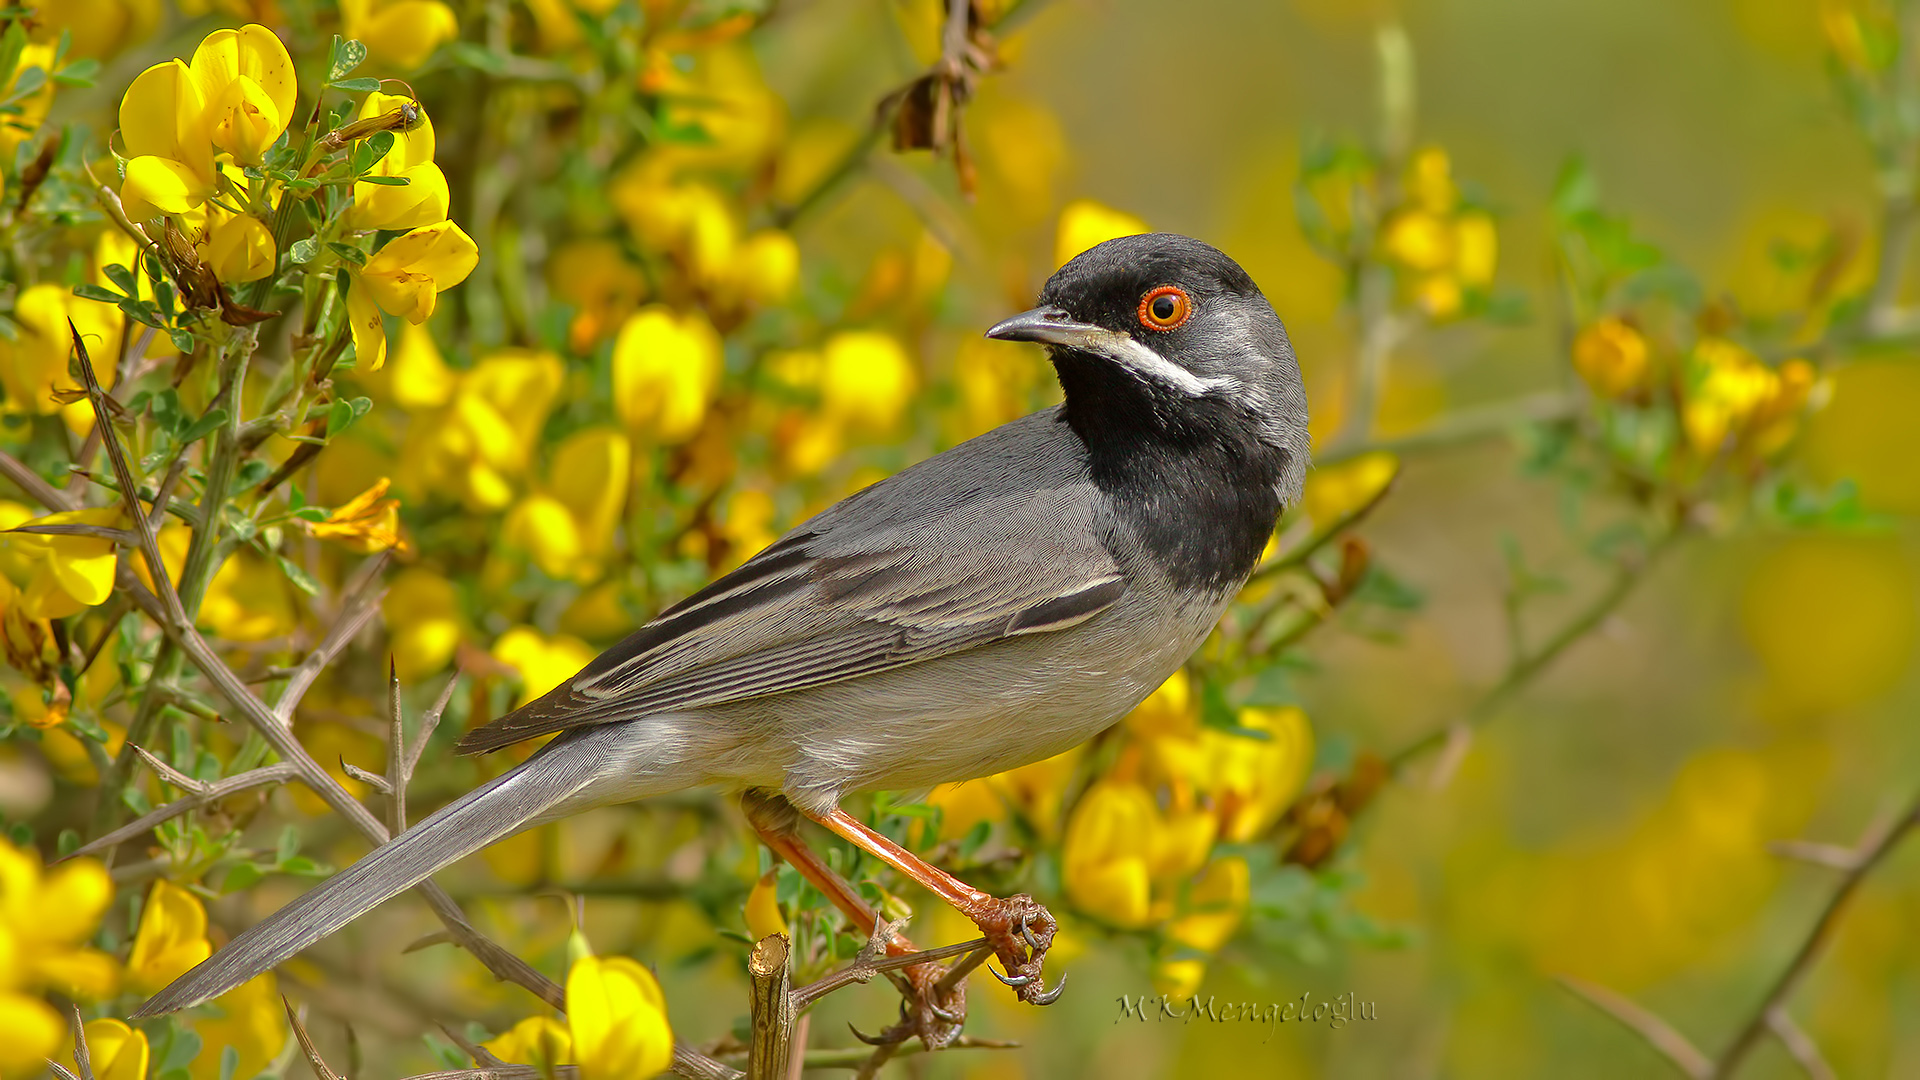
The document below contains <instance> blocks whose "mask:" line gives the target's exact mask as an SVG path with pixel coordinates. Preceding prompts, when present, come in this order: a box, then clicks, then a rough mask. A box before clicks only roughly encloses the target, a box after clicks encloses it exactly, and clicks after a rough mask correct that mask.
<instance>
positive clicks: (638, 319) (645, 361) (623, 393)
mask: <svg viewBox="0 0 1920 1080" xmlns="http://www.w3.org/2000/svg"><path fill="white" fill-rule="evenodd" d="M722 364H723V360H722V355H721V351H720V336H719V335H718V334H716V333H714V330H713V326H712V324H710V323H708V322H707V319H706V316H704V315H702V314H700V313H699V312H697V311H690V312H688V313H686V314H685V315H680V316H676V315H675V314H674V313H673V312H672V311H671V310H669V309H668V308H665V307H661V306H658V305H654V306H651V307H647V308H643V309H642V310H641V311H639V312H638V313H637V314H635V315H634V316H633V317H632V318H629V319H628V320H627V321H626V324H625V325H623V326H622V327H620V336H619V337H618V338H616V339H615V340H614V343H613V401H614V407H615V408H616V409H618V410H619V412H620V418H621V419H622V420H624V421H625V422H626V424H627V428H628V430H629V431H631V432H633V434H634V436H635V437H636V438H639V439H642V440H644V441H646V442H650V443H676V442H682V441H684V440H686V439H687V438H689V437H690V436H692V435H693V433H694V432H696V431H698V430H699V429H700V424H701V422H702V421H704V420H705V419H706V415H707V405H708V403H709V402H710V401H711V400H712V397H713V393H714V390H715V389H716V388H717V387H718V386H719V383H720V375H721V370H722Z"/></svg>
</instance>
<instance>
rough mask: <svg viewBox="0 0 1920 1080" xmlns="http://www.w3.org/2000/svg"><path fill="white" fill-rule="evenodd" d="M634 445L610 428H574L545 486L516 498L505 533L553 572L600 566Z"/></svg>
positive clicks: (582, 574)
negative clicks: (526, 495)
mask: <svg viewBox="0 0 1920 1080" xmlns="http://www.w3.org/2000/svg"><path fill="white" fill-rule="evenodd" d="M632 462H633V451H632V448H631V446H630V444H629V443H628V442H627V437H626V436H625V435H622V434H621V433H620V432H618V431H614V430H612V429H610V428H587V429H585V430H583V431H577V432H574V433H573V434H572V435H569V436H567V438H566V439H565V440H564V441H562V442H561V443H560V445H559V446H558V447H555V448H554V453H553V464H552V465H551V466H550V467H549V468H548V470H547V474H548V477H549V479H548V481H547V483H546V484H545V485H544V490H542V491H541V492H539V493H536V494H534V495H530V496H528V497H527V498H525V499H522V500H521V501H520V502H519V503H517V504H515V506H514V508H513V511H512V512H511V513H509V514H508V515H507V522H506V525H505V528H504V529H503V533H504V535H505V537H506V539H507V541H508V542H509V543H510V544H512V545H513V546H514V547H516V548H518V549H519V550H521V551H525V552H527V553H528V554H530V555H532V556H533V559H534V562H535V563H536V564H537V565H538V566H539V567H540V569H541V571H542V572H543V573H545V574H546V575H547V576H548V577H554V578H574V579H576V580H587V579H591V578H592V577H594V576H596V575H597V574H598V572H599V568H600V563H601V560H602V559H604V558H605V557H606V554H607V552H608V551H609V550H610V549H611V547H612V544H613V533H614V530H615V529H616V528H617V527H618V526H619V523H620V512H621V510H622V509H623V508H624V507H625V506H626V502H627V489H628V487H629V484H630V481H629V476H630V474H631V471H632Z"/></svg>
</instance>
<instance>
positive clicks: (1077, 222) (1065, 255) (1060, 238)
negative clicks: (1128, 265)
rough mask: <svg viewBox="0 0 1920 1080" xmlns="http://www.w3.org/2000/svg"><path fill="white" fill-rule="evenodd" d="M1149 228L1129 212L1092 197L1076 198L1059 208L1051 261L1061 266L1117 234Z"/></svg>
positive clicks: (1130, 234)
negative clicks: (1106, 204)
mask: <svg viewBox="0 0 1920 1080" xmlns="http://www.w3.org/2000/svg"><path fill="white" fill-rule="evenodd" d="M1152 231H1153V230H1152V229H1149V228H1147V223H1146V222H1144V221H1141V220H1140V219H1139V218H1137V217H1134V216H1133V215H1132V214H1129V213H1125V212H1123V211H1120V210H1115V209H1113V208H1112V207H1110V206H1103V205H1102V204H1100V203H1097V202H1094V201H1093V200H1092V199H1075V200H1073V201H1072V202H1070V203H1068V204H1067V205H1066V207H1065V208H1064V209H1062V210H1061V211H1060V226H1059V229H1058V231H1056V232H1055V233H1054V240H1053V264H1054V265H1055V266H1064V265H1065V264H1066V262H1067V260H1069V259H1071V258H1073V257H1074V256H1075V255H1078V254H1080V253H1081V252H1083V251H1085V250H1087V249H1088V248H1090V247H1094V246H1095V245H1098V244H1103V243H1105V242H1107V241H1108V240H1112V239H1115V238H1116V237H1121V236H1138V235H1140V234H1141V233H1148V232H1152Z"/></svg>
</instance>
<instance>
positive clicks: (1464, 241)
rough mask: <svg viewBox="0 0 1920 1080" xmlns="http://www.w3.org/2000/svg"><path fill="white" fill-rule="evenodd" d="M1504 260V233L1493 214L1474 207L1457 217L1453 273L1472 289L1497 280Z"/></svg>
mask: <svg viewBox="0 0 1920 1080" xmlns="http://www.w3.org/2000/svg"><path fill="white" fill-rule="evenodd" d="M1499 261H1500V234H1499V231H1498V230H1496V229H1495V228H1494V226H1493V217H1492V216H1491V215H1489V214H1486V213H1484V212H1482V211H1478V210H1474V211H1469V212H1467V213H1464V214H1461V215H1460V216H1459V217H1457V218H1454V219H1453V272H1454V273H1455V274H1457V275H1459V278H1460V282H1461V284H1463V285H1466V286H1467V287H1468V288H1475V289H1477V288H1484V287H1486V286H1487V285H1490V284H1492V283H1493V269H1494V267H1495V265H1497V264H1498V263H1499Z"/></svg>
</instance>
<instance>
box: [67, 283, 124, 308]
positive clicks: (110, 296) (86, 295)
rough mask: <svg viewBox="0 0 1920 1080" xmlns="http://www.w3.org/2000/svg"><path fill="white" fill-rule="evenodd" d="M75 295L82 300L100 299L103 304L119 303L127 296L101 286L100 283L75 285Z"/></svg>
mask: <svg viewBox="0 0 1920 1080" xmlns="http://www.w3.org/2000/svg"><path fill="white" fill-rule="evenodd" d="M73 295H75V296H77V297H79V298H80V299H82V300H98V301H100V302H101V303H103V304H118V303H119V302H120V301H122V300H125V299H126V297H125V296H123V295H121V294H120V293H117V292H114V291H113V290H112V289H104V288H101V287H100V286H98V285H75V286H74V287H73Z"/></svg>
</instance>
